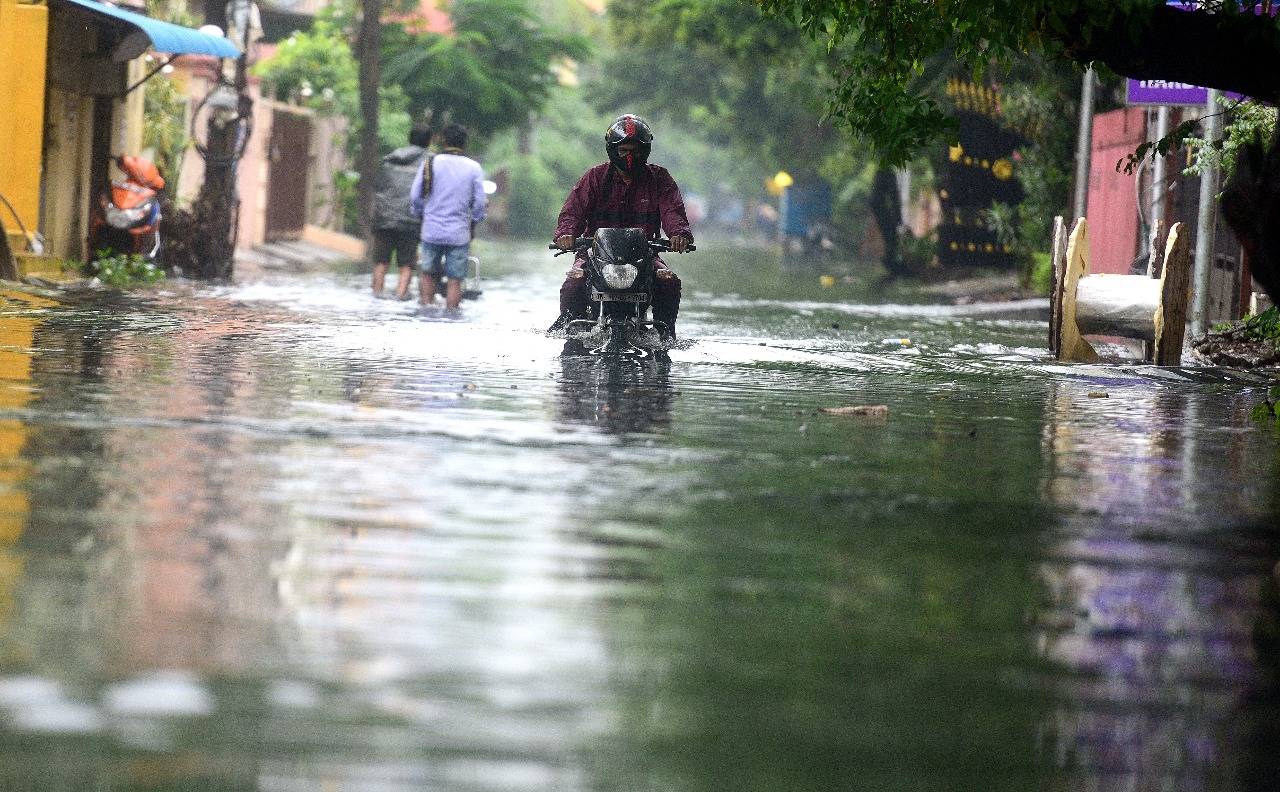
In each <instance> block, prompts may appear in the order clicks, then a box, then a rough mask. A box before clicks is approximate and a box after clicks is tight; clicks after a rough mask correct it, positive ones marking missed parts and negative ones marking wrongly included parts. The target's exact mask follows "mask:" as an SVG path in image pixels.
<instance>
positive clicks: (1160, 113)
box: [1142, 105, 1169, 246]
mask: <svg viewBox="0 0 1280 792" xmlns="http://www.w3.org/2000/svg"><path fill="white" fill-rule="evenodd" d="M1168 134H1169V105H1160V106H1159V107H1158V108H1156V135H1155V139H1156V141H1157V142H1159V141H1161V140H1164V138H1165V136H1166V135H1168ZM1165 160H1166V158H1165V157H1163V156H1161V155H1160V154H1159V153H1158V152H1157V153H1156V156H1155V161H1154V162H1153V163H1152V165H1151V220H1150V222H1149V223H1148V226H1149V227H1151V228H1155V227H1156V225H1157V224H1159V223H1160V222H1161V221H1162V220H1164V207H1165V193H1166V192H1167V190H1166V189H1165V188H1166V186H1167V185H1166V182H1167V181H1168V179H1167V176H1166V172H1167V170H1168V166H1167V164H1166V162H1165ZM1148 236H1149V234H1143V235H1142V239H1143V240H1144V242H1143V245H1144V246H1145V245H1146V242H1145V240H1146V239H1147V238H1148Z"/></svg>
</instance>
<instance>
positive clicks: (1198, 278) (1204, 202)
mask: <svg viewBox="0 0 1280 792" xmlns="http://www.w3.org/2000/svg"><path fill="white" fill-rule="evenodd" d="M1220 95H1221V92H1220V91H1218V90H1217V89H1216V88H1210V89H1209V96H1208V98H1207V99H1206V100H1205V104H1206V107H1205V112H1206V113H1207V114H1208V116H1209V117H1208V118H1207V119H1206V120H1205V126H1204V143H1205V146H1206V147H1208V146H1211V145H1213V144H1214V143H1215V142H1217V140H1218V138H1220V137H1222V115H1221V114H1220V112H1219V110H1218V97H1219V96H1220ZM1217 195H1218V166H1217V164H1216V163H1206V164H1205V167H1204V168H1203V169H1202V170H1201V173H1200V205H1199V207H1198V212H1197V215H1196V260H1195V262H1196V263H1195V299H1194V300H1193V301H1192V304H1191V337H1192V338H1198V337H1200V336H1202V335H1204V333H1205V328H1207V327H1208V324H1209V271H1210V270H1209V264H1210V262H1211V261H1212V259H1213V247H1214V244H1213V243H1214V230H1215V229H1214V226H1215V221H1216V220H1217V219H1218V206H1217V201H1216V198H1217Z"/></svg>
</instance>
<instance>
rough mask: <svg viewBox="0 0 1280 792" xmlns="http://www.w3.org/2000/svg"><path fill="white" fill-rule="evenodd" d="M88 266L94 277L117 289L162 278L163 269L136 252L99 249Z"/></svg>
mask: <svg viewBox="0 0 1280 792" xmlns="http://www.w3.org/2000/svg"><path fill="white" fill-rule="evenodd" d="M89 268H90V270H92V271H93V274H94V277H96V278H97V279H98V280H100V281H102V282H103V283H105V284H106V285H108V286H114V287H115V288H117V289H125V288H128V287H130V286H138V285H142V284H147V283H155V282H156V281H160V280H164V271H163V270H161V269H160V268H159V267H157V266H156V265H155V264H153V263H152V262H151V261H150V260H148V259H146V258H143V257H142V256H139V255H137V254H136V253H135V254H132V255H124V254H119V253H115V252H113V251H110V250H99V251H98V254H97V256H96V257H95V258H94V260H93V263H91V264H90V265H89Z"/></svg>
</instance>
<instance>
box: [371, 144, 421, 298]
mask: <svg viewBox="0 0 1280 792" xmlns="http://www.w3.org/2000/svg"><path fill="white" fill-rule="evenodd" d="M430 145H431V128H430V127H426V126H415V127H414V128H413V129H412V130H411V131H410V132H409V145H407V146H401V147H400V148H398V149H396V150H395V151H393V152H391V153H390V154H388V155H387V156H385V157H383V158H382V169H381V170H380V171H379V172H378V181H377V183H376V184H375V186H374V192H373V214H372V217H371V218H370V222H369V225H370V227H371V229H372V231H373V296H374V297H381V296H382V291H383V287H384V285H385V284H386V280H387V270H388V269H390V267H391V260H392V258H393V257H394V258H395V262H396V264H397V265H399V267H400V279H399V280H398V281H397V282H396V297H397V298H398V299H401V300H403V299H404V298H405V297H407V296H408V295H409V284H410V283H411V282H412V281H413V268H414V266H415V265H416V264H417V262H418V237H419V235H420V233H421V226H422V223H421V221H420V220H419V219H418V216H417V215H415V214H413V213H412V212H411V211H410V208H409V190H410V189H411V188H412V187H413V180H414V177H415V176H416V175H417V173H418V171H420V170H422V161H423V158H424V157H426V156H427V147H428V146H430Z"/></svg>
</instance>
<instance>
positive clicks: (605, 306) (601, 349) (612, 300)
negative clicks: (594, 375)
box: [548, 228, 696, 358]
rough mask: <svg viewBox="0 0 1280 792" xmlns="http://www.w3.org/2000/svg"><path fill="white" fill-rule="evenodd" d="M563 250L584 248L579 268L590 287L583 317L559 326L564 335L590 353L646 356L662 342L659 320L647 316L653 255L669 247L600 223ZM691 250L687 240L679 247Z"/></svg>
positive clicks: (638, 231) (636, 230)
mask: <svg viewBox="0 0 1280 792" xmlns="http://www.w3.org/2000/svg"><path fill="white" fill-rule="evenodd" d="M548 249H550V250H557V251H559V252H557V253H556V255H557V256H559V255H561V254H563V253H582V252H584V251H585V252H586V254H587V256H586V261H585V263H584V264H583V270H584V271H585V273H586V277H587V279H588V281H587V282H588V284H589V285H590V287H591V306H590V308H589V312H590V317H591V318H589V319H574V320H573V321H571V322H569V323H568V324H566V325H565V326H564V333H565V337H566V338H568V339H570V340H578V341H580V342H582V344H583V346H584V348H585V349H586V351H587V352H588V353H589V354H592V355H624V356H628V357H640V358H643V357H650V356H652V355H653V354H654V353H655V352H659V351H661V350H663V349H664V348H665V345H664V344H663V342H662V338H661V333H660V331H665V330H666V329H667V328H665V327H663V326H661V325H662V323H661V322H653V321H649V320H648V318H647V316H648V313H649V308H650V306H651V305H652V303H653V283H654V279H655V278H656V277H657V264H656V260H655V259H656V256H657V254H658V253H661V252H665V251H670V250H671V243H670V241H668V240H665V239H659V240H651V239H649V238H648V237H647V236H646V235H645V232H644V229H640V228H601V229H599V230H597V231H596V235H595V236H594V237H579V238H577V239H575V240H574V242H573V247H572V248H571V249H569V250H560V249H559V248H558V247H556V246H555V245H549V246H548ZM685 250H686V251H693V250H696V248H695V247H694V246H693V245H690V246H688V247H687V248H685Z"/></svg>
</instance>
